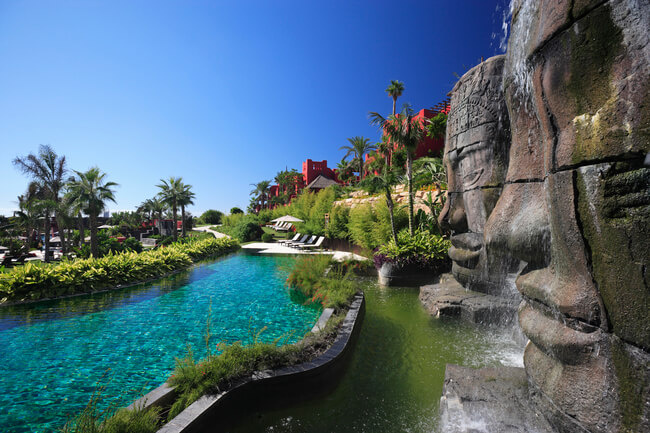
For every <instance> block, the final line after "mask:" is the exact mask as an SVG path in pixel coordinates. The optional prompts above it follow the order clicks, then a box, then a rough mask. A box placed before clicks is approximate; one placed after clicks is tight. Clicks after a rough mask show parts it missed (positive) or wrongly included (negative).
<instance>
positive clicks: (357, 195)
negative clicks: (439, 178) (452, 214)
mask: <svg viewBox="0 0 650 433" xmlns="http://www.w3.org/2000/svg"><path fill="white" fill-rule="evenodd" d="M438 194H445V192H444V191H441V190H432V191H415V192H414V193H413V210H414V212H418V211H419V210H422V211H423V212H424V213H426V214H430V213H431V209H430V208H429V206H427V205H426V204H425V200H431V201H435V200H436V199H437V197H438ZM391 196H392V198H393V202H394V203H395V205H396V206H397V205H406V204H407V203H408V191H405V188H404V185H398V186H396V187H395V188H394V192H393V194H391ZM385 200H386V198H385V196H384V195H383V194H381V195H374V196H371V195H369V194H368V193H366V192H364V191H354V192H352V193H350V197H348V198H345V199H343V200H338V201H335V202H334V203H333V205H334V206H345V207H349V208H350V209H354V208H355V207H357V206H361V205H365V204H370V205H371V206H374V205H375V204H376V203H377V202H384V201H385Z"/></svg>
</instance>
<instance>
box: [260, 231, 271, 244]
mask: <svg viewBox="0 0 650 433" xmlns="http://www.w3.org/2000/svg"><path fill="white" fill-rule="evenodd" d="M262 242H273V235H272V234H271V233H264V234H263V235H262Z"/></svg>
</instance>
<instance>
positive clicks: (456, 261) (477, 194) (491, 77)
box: [440, 56, 510, 293]
mask: <svg viewBox="0 0 650 433" xmlns="http://www.w3.org/2000/svg"><path fill="white" fill-rule="evenodd" d="M503 64H504V56H497V57H493V58H491V59H488V60H487V61H485V62H483V63H481V64H480V65H478V66H476V67H474V68H473V69H471V70H470V71H468V72H467V73H466V74H465V75H464V76H463V77H462V78H461V79H460V80H459V82H458V83H457V84H456V86H455V87H454V89H453V90H452V94H451V110H450V115H449V119H448V122H447V140H446V144H445V150H444V162H445V165H446V168H447V173H448V180H449V185H448V186H449V195H448V200H447V202H446V204H445V207H444V209H443V211H442V213H441V215H440V221H441V224H442V225H443V226H446V227H447V228H448V229H450V230H451V231H452V236H451V242H452V247H451V249H450V251H449V256H450V258H451V259H452V260H453V265H452V273H453V274H454V277H455V278H456V280H458V282H460V283H461V284H462V285H463V286H465V287H467V288H471V289H473V290H478V291H482V292H487V293H500V292H502V291H504V289H503V286H504V285H503V281H502V280H503V276H504V275H505V273H506V272H507V270H508V269H507V265H506V266H505V267H504V262H506V261H504V260H491V258H490V257H488V256H487V255H486V252H485V249H484V248H483V227H484V225H485V222H486V220H487V218H488V216H489V215H490V213H491V212H492V209H493V208H494V205H495V204H496V202H497V200H498V198H499V195H500V193H501V189H502V185H503V181H504V178H505V170H506V167H507V159H508V148H509V144H510V139H509V131H508V116H507V111H506V107H505V103H504V100H503V95H502V93H501V82H502V71H503Z"/></svg>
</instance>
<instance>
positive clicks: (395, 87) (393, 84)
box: [386, 80, 404, 116]
mask: <svg viewBox="0 0 650 433" xmlns="http://www.w3.org/2000/svg"><path fill="white" fill-rule="evenodd" d="M402 92H404V83H402V82H401V81H398V80H390V85H389V86H388V87H386V93H388V96H390V97H391V98H393V116H394V115H395V105H396V104H397V98H399V97H400V96H402Z"/></svg>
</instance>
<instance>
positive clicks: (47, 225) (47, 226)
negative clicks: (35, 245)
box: [43, 209, 50, 263]
mask: <svg viewBox="0 0 650 433" xmlns="http://www.w3.org/2000/svg"><path fill="white" fill-rule="evenodd" d="M43 248H45V263H50V210H49V209H46V210H45V241H44V245H43Z"/></svg>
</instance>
